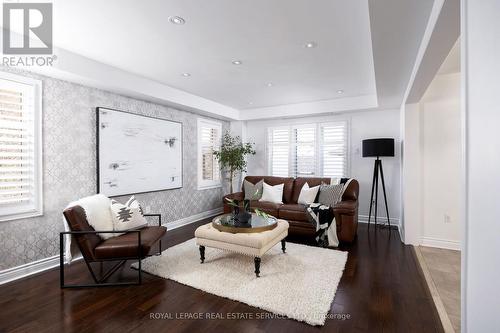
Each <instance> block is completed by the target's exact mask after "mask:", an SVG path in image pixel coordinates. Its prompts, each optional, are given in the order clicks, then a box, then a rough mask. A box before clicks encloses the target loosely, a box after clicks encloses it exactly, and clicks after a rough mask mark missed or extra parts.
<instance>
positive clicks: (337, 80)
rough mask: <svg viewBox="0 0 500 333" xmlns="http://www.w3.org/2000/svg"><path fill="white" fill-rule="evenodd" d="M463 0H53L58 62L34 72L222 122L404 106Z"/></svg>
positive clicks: (32, 68)
mask: <svg viewBox="0 0 500 333" xmlns="http://www.w3.org/2000/svg"><path fill="white" fill-rule="evenodd" d="M457 1H459V0H419V1H415V0H397V1H396V0H355V1H353V0H314V1H312V0H272V1H270V0H210V1H208V0H169V1H161V0H149V1H137V0H106V1H102V0H54V1H53V3H54V45H55V47H56V49H55V51H54V53H55V54H56V55H57V57H58V58H57V61H55V63H54V66H52V67H47V66H45V67H31V68H26V69H27V70H32V71H35V72H39V73H41V74H44V75H49V76H54V77H58V78H61V79H65V80H69V81H75V82H78V83H81V84H89V85H92V86H96V87H98V88H102V89H107V90H110V91H113V92H116V93H120V94H125V95H129V96H132V97H135V98H141V99H144V100H149V101H152V102H155V103H160V104H165V105H170V106H174V107H180V108H183V109H186V110H190V111H194V112H198V113H201V114H205V115H210V116H214V117H218V118H223V119H233V120H251V119H263V118H276V117H299V116H307V115H313V114H315V115H319V114H329V113H335V112H346V111H350V110H353V111H354V110H362V109H389V108H399V107H400V105H401V103H402V101H403V99H404V96H405V91H406V88H407V86H408V84H409V82H410V81H411V77H412V72H413V70H414V67H415V66H416V64H417V61H416V59H417V54H418V53H419V50H420V49H421V48H422V45H423V36H424V32H425V31H426V27H427V26H428V22H430V19H429V18H430V16H431V9H433V8H436V7H439V6H436V3H438V2H440V3H443V2H444V3H445V4H444V5H443V7H442V8H443V10H442V12H446V13H448V14H447V15H444V14H443V13H441V15H440V19H439V20H440V21H443V22H445V23H446V24H442V25H443V26H445V27H446V26H447V25H449V24H448V23H449V22H451V21H453V20H452V19H449V18H450V17H451V18H453V17H455V16H457V15H456V9H453V8H455V7H456V5H455V4H454V3H455V2H457ZM447 8H448V9H447ZM449 8H452V10H449ZM172 15H178V16H181V17H183V18H184V19H185V20H186V23H185V24H184V25H174V24H172V23H170V22H169V21H168V17H169V16H172ZM441 16H443V17H445V18H446V17H448V19H443V20H441ZM438 30H439V29H438ZM440 30H442V31H444V34H448V33H449V31H451V30H453V29H444V28H443V29H440ZM442 35H443V33H442V34H441V35H440V36H438V37H439V38H435V40H436V41H438V40H443V36H442ZM455 38H456V37H455ZM448 39H450V38H448ZM310 41H312V42H315V43H316V44H317V47H315V48H305V47H304V45H305V44H306V43H307V42H310ZM431 44H432V43H431ZM438 44H439V43H438ZM441 44H443V43H441ZM443 45H444V44H443ZM450 48H451V46H450ZM441 49H443V50H444V49H446V47H441ZM448 49H449V48H448ZM443 50H441V51H443ZM427 53H429V57H430V54H431V52H427ZM434 53H436V52H434ZM441 53H442V52H441ZM431 58H432V57H431ZM233 60H241V61H242V62H243V64H242V65H239V66H237V65H233V64H232V63H231V62H232V61H233ZM441 62H442V60H441ZM182 73H190V74H191V76H190V77H184V76H182ZM269 82H272V83H273V86H272V87H268V86H267V83H269ZM422 85H423V84H422ZM338 90H343V92H344V93H343V94H339V93H338V92H337V91H338Z"/></svg>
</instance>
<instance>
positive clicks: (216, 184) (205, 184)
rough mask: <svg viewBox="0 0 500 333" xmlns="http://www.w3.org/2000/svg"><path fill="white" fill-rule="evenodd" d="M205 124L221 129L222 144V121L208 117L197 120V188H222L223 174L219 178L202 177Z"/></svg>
mask: <svg viewBox="0 0 500 333" xmlns="http://www.w3.org/2000/svg"><path fill="white" fill-rule="evenodd" d="M203 125H209V126H214V127H215V128H217V129H219V133H220V140H221V142H220V143H219V147H220V145H221V144H222V123H221V122H219V121H215V120H211V119H206V118H198V120H197V129H196V133H197V146H198V149H197V155H198V156H197V175H196V177H197V188H198V190H199V191H201V190H208V189H214V188H220V187H222V175H221V176H220V177H219V180H212V181H210V180H203V179H202V174H203V170H202V168H203V166H202V146H201V127H202V126H203Z"/></svg>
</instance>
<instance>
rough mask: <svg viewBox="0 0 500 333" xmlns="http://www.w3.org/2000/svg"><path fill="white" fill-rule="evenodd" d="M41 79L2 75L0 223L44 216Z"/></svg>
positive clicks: (0, 83) (0, 75) (0, 110)
mask: <svg viewBox="0 0 500 333" xmlns="http://www.w3.org/2000/svg"><path fill="white" fill-rule="evenodd" d="M41 88H42V83H41V81H39V80H33V79H29V78H25V77H23V76H18V75H13V74H8V73H0V220H1V221H5V220H12V219H16V218H24V217H31V216H37V215H41V214H42V212H43V211H42V207H43V204H42V162H41V156H42V139H41V133H42V131H41V124H42V123H41V112H42V107H41V91H42V89H41Z"/></svg>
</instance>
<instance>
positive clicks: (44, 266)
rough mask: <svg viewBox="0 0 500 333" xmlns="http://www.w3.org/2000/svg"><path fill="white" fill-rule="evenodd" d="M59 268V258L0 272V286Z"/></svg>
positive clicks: (38, 261)
mask: <svg viewBox="0 0 500 333" xmlns="http://www.w3.org/2000/svg"><path fill="white" fill-rule="evenodd" d="M56 266H59V256H53V257H49V258H44V259H41V260H37V261H33V262H30V263H27V264H24V265H21V266H16V267H12V268H9V269H6V270H3V271H0V284H4V283H7V282H10V281H14V280H17V279H21V278H23V277H26V276H30V275H33V274H36V273H40V272H43V271H46V270H48V269H51V268H54V267H56Z"/></svg>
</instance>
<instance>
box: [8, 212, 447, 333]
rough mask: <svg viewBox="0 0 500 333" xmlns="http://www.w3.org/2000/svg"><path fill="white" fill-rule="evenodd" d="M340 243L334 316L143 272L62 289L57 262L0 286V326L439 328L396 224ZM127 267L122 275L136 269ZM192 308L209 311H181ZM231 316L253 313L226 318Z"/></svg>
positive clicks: (176, 237) (170, 240)
mask: <svg viewBox="0 0 500 333" xmlns="http://www.w3.org/2000/svg"><path fill="white" fill-rule="evenodd" d="M204 222H206V221H200V222H198V223H195V224H191V225H189V226H186V227H183V228H179V229H176V230H172V231H169V232H168V233H167V235H166V236H165V240H164V248H165V247H168V246H173V245H175V244H178V243H180V242H183V241H185V240H187V239H190V238H192V237H193V233H194V230H195V228H196V227H197V226H198V225H200V224H202V223H204ZM341 250H346V251H349V258H348V261H347V265H346V268H345V271H344V275H343V276H342V280H341V281H340V284H339V287H338V290H337V294H336V296H335V299H334V302H333V303H332V306H331V312H332V313H334V314H337V315H338V316H337V318H336V319H335V318H334V319H327V321H326V324H325V326H323V327H313V326H309V325H307V324H304V323H301V322H297V321H294V320H289V319H256V317H260V318H262V317H263V316H265V315H269V313H267V312H265V311H262V310H259V309H256V308H253V307H250V306H248V305H245V304H242V303H239V302H235V301H232V300H229V299H225V298H221V297H218V296H214V295H211V294H208V293H205V292H202V291H200V290H197V289H194V288H191V287H188V286H184V285H182V284H179V283H177V282H174V281H171V280H165V279H162V278H158V277H155V276H152V275H149V274H146V273H145V274H144V275H143V285H141V286H130V287H109V288H92V289H66V290H61V289H59V269H53V270H50V271H47V272H44V273H41V274H39V275H36V276H32V277H29V278H25V279H23V280H18V281H15V282H12V283H9V284H5V285H2V286H0V307H1V308H0V332H121V333H125V332H150V333H156V332H287V333H292V332H442V331H443V330H442V326H441V323H440V321H439V317H438V314H437V312H436V309H435V307H434V304H433V302H432V299H431V296H430V293H429V290H428V288H427V286H426V284H425V281H424V278H423V275H422V272H421V270H420V266H419V265H418V262H417V260H416V257H415V254H414V251H413V248H412V247H409V246H405V245H404V244H402V243H401V241H400V238H399V234H398V232H397V230H391V231H390V230H388V229H375V228H374V227H373V226H372V227H371V228H369V229H368V228H367V226H366V225H364V224H360V226H359V230H358V237H357V239H356V241H355V242H354V243H353V244H352V245H349V246H342V247H341ZM196 251H197V249H196ZM128 267H129V265H128V264H127V265H125V267H124V268H123V269H122V271H121V272H120V274H121V278H127V277H131V278H132V277H135V276H136V275H135V274H136V271H135V270H131V269H130V268H128ZM68 277H69V279H68V280H71V279H74V280H75V281H79V282H84V280H88V278H89V276H88V273H87V270H86V267H85V266H84V264H83V263H82V262H77V263H75V264H73V265H72V266H71V268H70V269H69V271H68ZM68 282H69V281H68ZM221 283H223V281H221ZM304 288H307V285H304ZM198 313H200V314H201V316H202V317H205V316H208V315H211V316H214V317H216V318H215V319H211V320H200V319H193V318H189V319H186V318H181V317H182V316H189V315H191V316H192V315H194V314H198ZM152 316H164V319H152V318H151V317H152ZM238 316H239V317H243V316H245V317H253V319H244V318H243V319H241V318H239V319H228V318H227V317H233V318H234V317H238ZM341 316H343V317H344V319H341V318H340V317H341ZM168 317H172V319H168ZM220 317H224V318H222V319H221V318H220Z"/></svg>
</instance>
